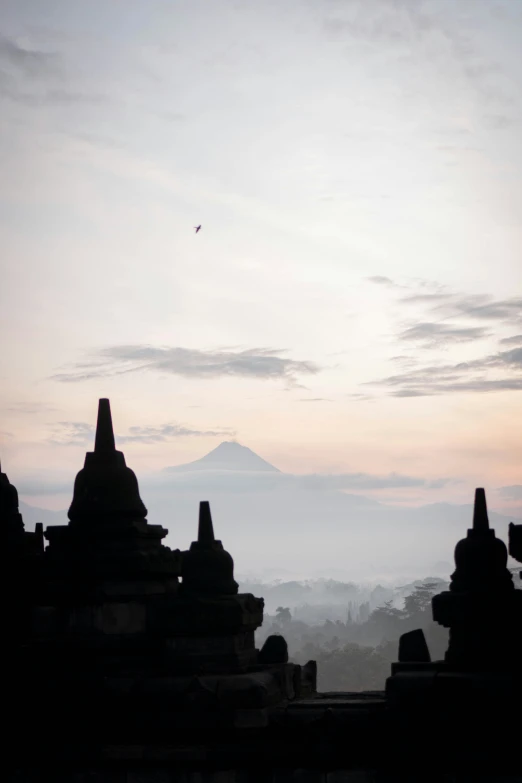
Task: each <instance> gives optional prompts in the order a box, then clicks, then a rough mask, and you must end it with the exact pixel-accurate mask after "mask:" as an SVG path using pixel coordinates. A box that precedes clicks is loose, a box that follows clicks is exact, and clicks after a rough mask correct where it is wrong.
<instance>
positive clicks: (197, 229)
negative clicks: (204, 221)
mask: <svg viewBox="0 0 522 783" xmlns="http://www.w3.org/2000/svg"><path fill="white" fill-rule="evenodd" d="M194 230H195V232H196V234H197V233H198V231H201V226H194Z"/></svg>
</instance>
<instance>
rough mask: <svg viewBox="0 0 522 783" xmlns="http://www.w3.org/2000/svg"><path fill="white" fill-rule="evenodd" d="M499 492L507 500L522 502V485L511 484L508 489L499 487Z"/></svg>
mask: <svg viewBox="0 0 522 783" xmlns="http://www.w3.org/2000/svg"><path fill="white" fill-rule="evenodd" d="M497 492H498V494H499V495H500V496H501V497H503V498H505V499H506V500H522V484H511V485H510V486H507V487H497Z"/></svg>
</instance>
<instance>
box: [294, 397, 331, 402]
mask: <svg viewBox="0 0 522 783" xmlns="http://www.w3.org/2000/svg"><path fill="white" fill-rule="evenodd" d="M298 402H333V400H331V399H329V398H328V397H300V398H299V400H298Z"/></svg>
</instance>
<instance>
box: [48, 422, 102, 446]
mask: <svg viewBox="0 0 522 783" xmlns="http://www.w3.org/2000/svg"><path fill="white" fill-rule="evenodd" d="M51 429H52V432H53V434H52V435H51V437H50V438H48V440H47V442H48V443H51V444H53V445H54V446H83V445H85V444H86V443H90V442H91V441H94V431H95V430H94V427H93V426H92V424H86V423H85V422H83V421H59V422H57V423H56V424H54V425H52V428H51Z"/></svg>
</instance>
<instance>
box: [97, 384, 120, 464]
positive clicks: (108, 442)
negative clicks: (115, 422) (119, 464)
mask: <svg viewBox="0 0 522 783" xmlns="http://www.w3.org/2000/svg"><path fill="white" fill-rule="evenodd" d="M94 451H95V452H97V453H100V452H104V453H107V452H113V451H116V443H115V440H114V429H113V426H112V415H111V403H110V401H109V400H108V399H107V398H106V397H104V398H102V399H101V400H100V401H99V402H98V420H97V422H96V437H95V440H94Z"/></svg>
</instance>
